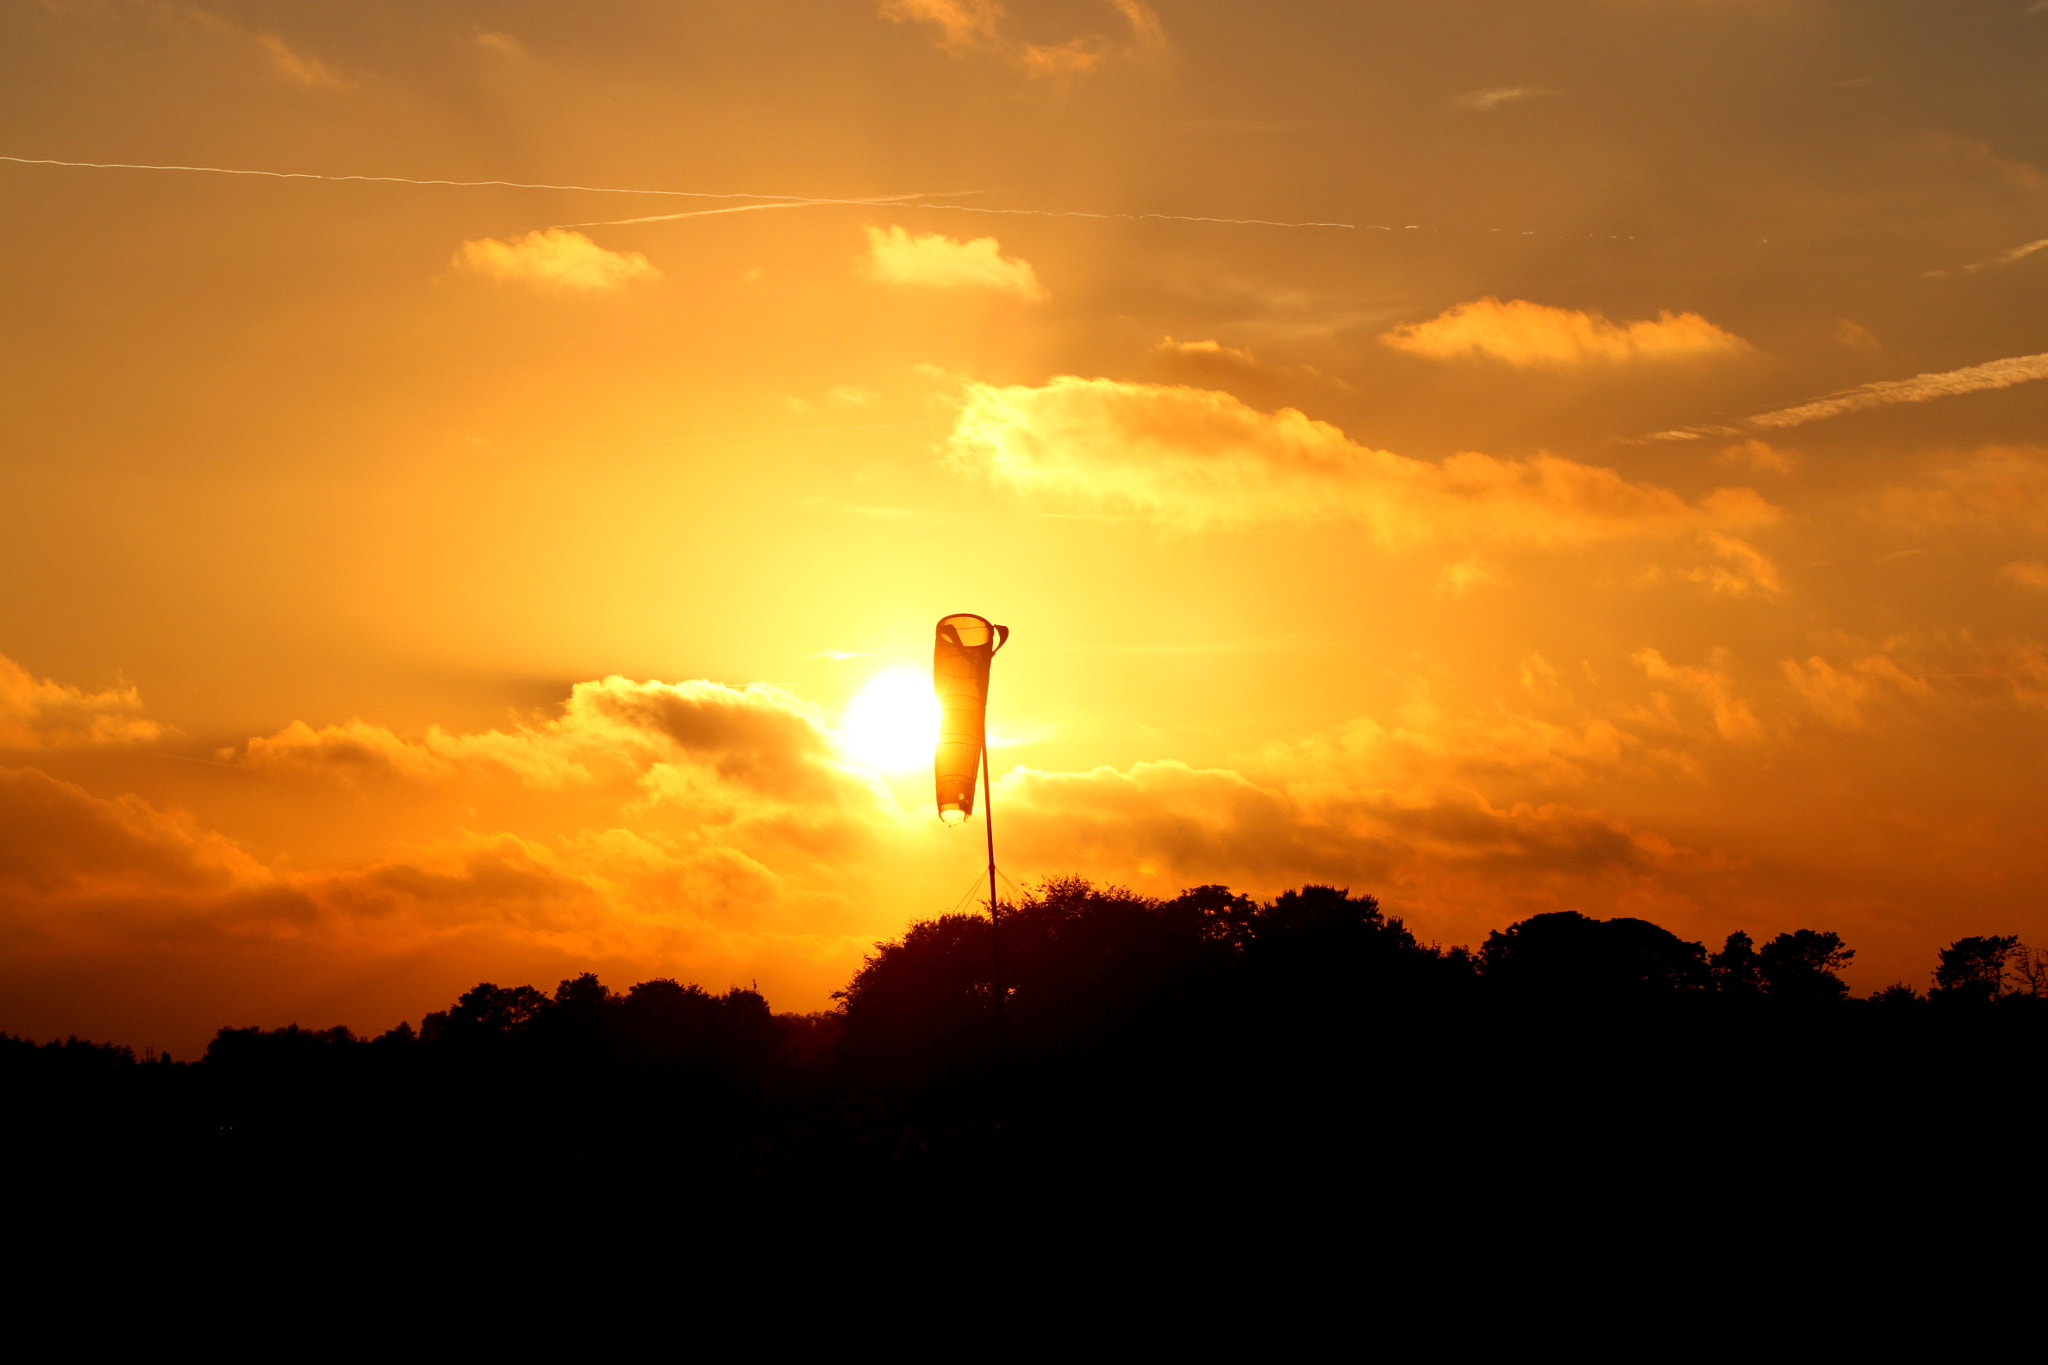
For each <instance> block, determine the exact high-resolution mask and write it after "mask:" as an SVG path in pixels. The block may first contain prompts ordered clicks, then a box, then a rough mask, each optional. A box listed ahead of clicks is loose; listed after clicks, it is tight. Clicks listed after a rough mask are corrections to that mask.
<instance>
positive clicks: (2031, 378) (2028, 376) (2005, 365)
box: [1648, 352, 2048, 441]
mask: <svg viewBox="0 0 2048 1365" xmlns="http://www.w3.org/2000/svg"><path fill="white" fill-rule="evenodd" d="M2042 379H2048V352H2043V353H2042V354H2040V355H2016V356H2009V357H2007V358H2006V359H2004V360H1987V361H1985V362H1984V363H1983V364H1982V365H1966V366H1964V367H1963V368H1962V369H1960V370H1942V371H1939V372H1937V373H1932V374H1916V375H1914V376H1913V377H1912V378H1911V379H1879V380H1875V381H1873V382H1872V383H1869V384H1858V385H1857V386H1856V387H1855V388H1853V389H1842V390H1840V391H1838V392H1835V393H1831V394H1828V395H1827V396H1826V397H1823V398H1816V399H1814V400H1813V401H1811V402H1808V403H1800V404H1797V405H1795V406H1793V407H1789V408H1778V409H1775V410H1774V411H1771V412H1759V413H1755V414H1753V415H1751V416H1749V417H1745V418H1743V419H1742V422H1743V424H1744V425H1743V426H1698V427H1679V428H1677V429H1676V430H1674V431H1659V432H1655V433H1653V434H1652V435H1651V436H1650V437H1649V438H1648V439H1650V440H1652V441H1696V440H1698V439H1699V438H1700V437H1702V436H1744V435H1747V434H1749V431H1750V430H1764V431H1770V430H1774V429H1776V428H1779V427H1796V426H1803V425H1805V424H1806V423H1808V422H1818V421H1820V420H1821V419H1822V418H1824V417H1833V416H1836V415H1837V414H1839V413H1844V412H1858V411H1861V410H1862V409H1864V408H1877V407H1885V406H1888V405H1890V404H1892V403H1926V402H1929V401H1931V400H1933V399H1936V398H1952V397H1954V396H1956V395H1957V394H1965V393H1982V392H1983V391H1984V390H1986V389H2009V388H2011V387H2012V386H2013V385H2015V384H2031V383H2034V382H2036V381H2038V380H2042ZM1745 428H1747V430H1745Z"/></svg>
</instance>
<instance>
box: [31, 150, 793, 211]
mask: <svg viewBox="0 0 2048 1365" xmlns="http://www.w3.org/2000/svg"><path fill="white" fill-rule="evenodd" d="M0 161H12V162H14V163H15V164H16V165H20V166H78V167H83V168H85V169H88V170H95V171H200V172H203V173H205V174H207V175H257V176H263V177H266V178H267V179H271V180H336V181H339V180H361V181H369V182H374V183H377V184H383V185H453V186H456V187H458V188H461V189H483V188H488V187H497V188H501V189H512V190H577V191H580V192H582V193H585V194H662V195H668V196H671V197H673V198H680V199H794V200H797V201H799V202H802V201H805V200H807V199H809V197H810V196H808V195H802V194H748V193H744V192H735V193H730V194H714V193H711V192H708V191H705V190H626V189H620V188H618V187H617V186H615V185H544V184H530V183H528V182H526V181H523V180H415V179H412V178H410V177H408V176H403V175H321V174H319V173H317V172H314V171H244V170H235V169H232V168H230V167H227V166H148V165H143V164H140V163H138V162H132V161H56V160H52V159H50V158H48V157H35V156H0Z"/></svg>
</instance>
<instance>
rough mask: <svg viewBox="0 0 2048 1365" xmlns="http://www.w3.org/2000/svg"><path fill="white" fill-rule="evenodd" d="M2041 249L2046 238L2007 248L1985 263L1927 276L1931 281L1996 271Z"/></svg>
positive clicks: (1931, 271)
mask: <svg viewBox="0 0 2048 1365" xmlns="http://www.w3.org/2000/svg"><path fill="white" fill-rule="evenodd" d="M2043 248H2048V237H2042V238H2040V239H2038V240H2036V241H2032V242H2022V243H2021V244H2020V245H2018V246H2016V247H2009V248H2007V249H2006V250H2004V251H2001V252H1999V253H1998V254H1997V255H1996V256H1993V257H1992V258H1991V259H1989V260H1986V261H1977V262H1975V263H1973V264H1970V265H1959V266H1956V267H1955V268H1954V269H1952V270H1930V271H1928V272H1927V274H1928V277H1929V278H1931V279H1939V278H1941V277H1943V276H1947V275H1974V274H1976V273H1977V272H1978V271H1980V270H1996V269H1998V268H1999V267H2000V266H2003V265H2011V264H2012V263H2013V262H2014V261H2021V260H2025V259H2026V258H2027V257H2029V256H2031V255H2033V254H2034V253H2035V252H2037V251H2040V250H2042V249H2043Z"/></svg>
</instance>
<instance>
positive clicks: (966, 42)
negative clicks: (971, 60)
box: [881, 0, 1166, 78]
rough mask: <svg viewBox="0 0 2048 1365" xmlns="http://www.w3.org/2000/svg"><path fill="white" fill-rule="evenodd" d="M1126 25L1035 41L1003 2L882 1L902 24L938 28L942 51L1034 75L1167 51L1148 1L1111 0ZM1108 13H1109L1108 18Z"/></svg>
mask: <svg viewBox="0 0 2048 1365" xmlns="http://www.w3.org/2000/svg"><path fill="white" fill-rule="evenodd" d="M1105 9H1106V10H1109V11H1114V12H1115V13H1116V15H1117V16H1118V18H1120V19H1121V20H1122V21H1123V23H1122V26H1121V30H1120V31H1119V32H1114V33H1102V32H1095V33H1083V34H1076V35H1075V36H1073V37H1071V38H1065V39H1062V40H1060V41H1058V42H1048V43H1034V42H1029V41H1026V40H1023V39H1019V38H1014V37H1012V36H1010V35H1009V34H1008V33H1007V32H1006V31H1005V28H1004V24H1003V18H1004V6H1003V4H1002V3H1001V0H882V3H881V14H882V17H883V18H885V19H888V20H890V21H891V22H892V23H898V24H926V25H929V26H931V27H932V28H935V29H937V30H938V33H937V36H936V41H937V43H938V46H939V48H940V49H941V50H942V51H945V52H949V53H951V54H953V55H954V56H956V57H960V56H968V55H975V54H979V55H984V56H992V57H996V58H998V59H1000V60H1003V61H1006V62H1009V63H1011V64H1013V65H1015V66H1017V67H1020V68H1021V69H1023V70H1024V71H1025V72H1026V73H1028V74H1030V75H1033V76H1046V77H1055V78H1057V77H1072V76H1085V75H1088V74H1090V73H1092V72H1094V71H1096V70H1097V69H1098V68H1100V67H1101V66H1102V65H1103V64H1104V63H1105V62H1107V61H1110V60H1112V59H1114V58H1119V57H1122V58H1129V57H1143V56H1151V55H1154V54H1157V53H1158V52H1160V51H1162V50H1163V49H1164V47H1165V44H1166V31H1165V29H1164V28H1163V27H1161V25H1160V23H1159V16H1158V14H1157V13H1155V12H1154V11H1153V9H1152V7H1151V6H1150V5H1148V4H1146V3H1144V0H1107V4H1106V6H1105ZM1105 17H1106V16H1105Z"/></svg>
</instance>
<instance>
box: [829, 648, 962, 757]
mask: <svg viewBox="0 0 2048 1365" xmlns="http://www.w3.org/2000/svg"><path fill="white" fill-rule="evenodd" d="M839 738H840V742H841V743H843V744H844V745H845V746H846V751H847V753H849V754H850V755H852V756H853V757H854V758H857V759H859V760H860V761H861V762H863V763H867V764H870V765H872V766H874V767H876V768H880V769H882V770H883V771H885V772H904V771H907V770H909V769H911V768H921V767H928V766H930V764H931V761H932V748H933V746H934V745H936V744H937V743H938V740H939V699H938V698H937V697H936V696H934V695H933V694H932V682H931V679H930V678H928V677H926V676H924V675H923V674H921V673H916V672H913V671H912V670H910V669H907V668H899V669H893V670H891V671H890V672H887V673H878V674H876V675H875V676H874V678H873V679H871V680H870V681H869V683H868V685H867V686H866V687H863V688H862V689H861V690H860V693H859V695H857V696H855V697H854V699H853V700H852V701H850V702H848V703H847V704H846V710H845V711H844V712H842V713H841V714H840V717H839Z"/></svg>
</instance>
